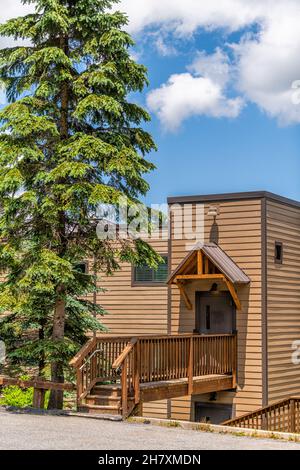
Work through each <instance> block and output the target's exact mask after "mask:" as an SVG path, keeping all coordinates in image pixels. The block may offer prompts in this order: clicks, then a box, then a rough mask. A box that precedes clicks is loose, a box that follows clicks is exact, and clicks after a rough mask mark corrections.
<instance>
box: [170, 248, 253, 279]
mask: <svg viewBox="0 0 300 470" xmlns="http://www.w3.org/2000/svg"><path fill="white" fill-rule="evenodd" d="M198 251H200V252H202V253H203V254H204V255H205V256H206V257H207V258H208V259H209V260H210V261H211V263H212V264H213V265H214V266H215V267H216V268H217V269H218V270H219V271H220V273H222V274H223V275H224V276H225V277H226V278H227V279H228V280H229V281H231V282H232V283H233V284H249V282H250V278H249V277H248V276H247V274H245V273H244V271H243V270H242V269H241V268H240V267H239V266H238V265H237V264H236V263H235V262H234V261H233V260H232V258H230V256H228V255H227V253H225V251H223V250H222V248H220V247H219V246H218V245H216V244H215V243H197V244H196V245H195V246H194V247H193V248H192V250H191V251H190V252H189V253H188V254H187V255H186V257H185V258H184V259H183V260H182V261H181V263H180V264H179V265H178V266H177V268H176V269H175V270H174V271H173V272H172V273H171V275H170V276H169V278H168V281H167V282H168V284H172V282H173V281H174V280H175V279H176V276H178V275H180V274H187V273H188V271H189V270H188V268H189V267H190V266H193V260H195V265H196V262H197V261H196V260H197V252H198Z"/></svg>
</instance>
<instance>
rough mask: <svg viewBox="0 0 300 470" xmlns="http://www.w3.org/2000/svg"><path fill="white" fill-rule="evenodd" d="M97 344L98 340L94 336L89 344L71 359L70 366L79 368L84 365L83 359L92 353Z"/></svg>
mask: <svg viewBox="0 0 300 470" xmlns="http://www.w3.org/2000/svg"><path fill="white" fill-rule="evenodd" d="M96 343H97V338H96V337H95V336H94V337H93V338H91V339H89V340H88V341H87V343H85V345H84V346H82V348H81V349H80V350H79V351H78V353H77V354H76V355H75V356H74V357H73V359H71V361H70V362H69V365H70V366H72V367H74V368H77V367H78V366H79V365H81V364H82V361H83V359H84V358H85V357H86V356H87V355H88V354H89V352H91V350H92V349H93V348H94V347H95V345H96Z"/></svg>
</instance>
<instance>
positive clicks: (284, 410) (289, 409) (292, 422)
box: [222, 397, 300, 433]
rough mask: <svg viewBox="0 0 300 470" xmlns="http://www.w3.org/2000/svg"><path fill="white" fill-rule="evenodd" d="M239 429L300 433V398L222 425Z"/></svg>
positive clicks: (282, 402) (294, 398) (290, 399)
mask: <svg viewBox="0 0 300 470" xmlns="http://www.w3.org/2000/svg"><path fill="white" fill-rule="evenodd" d="M222 424H223V425H225V426H233V427H238V428H250V429H261V430H265V431H279V432H291V433H300V397H290V398H287V399H285V400H281V401H278V402H276V403H272V405H269V406H266V407H264V408H260V409H258V410H255V411H253V412H252V413H247V414H245V415H242V416H239V417H238V418H234V419H230V420H227V421H225V422H224V423H222Z"/></svg>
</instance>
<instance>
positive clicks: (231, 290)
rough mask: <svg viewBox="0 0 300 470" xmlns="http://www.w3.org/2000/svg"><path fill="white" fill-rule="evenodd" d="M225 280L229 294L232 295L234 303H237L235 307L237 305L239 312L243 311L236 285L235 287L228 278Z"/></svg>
mask: <svg viewBox="0 0 300 470" xmlns="http://www.w3.org/2000/svg"><path fill="white" fill-rule="evenodd" d="M224 280H225V283H226V285H227V287H228V290H229V292H230V294H231V297H232V298H233V301H234V303H235V305H236V308H237V310H241V309H242V306H241V302H240V299H239V297H238V295H237V292H236V290H235V287H234V285H233V284H232V282H231V281H229V279H227V278H226V277H225V278H224Z"/></svg>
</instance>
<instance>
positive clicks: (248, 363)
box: [171, 200, 262, 419]
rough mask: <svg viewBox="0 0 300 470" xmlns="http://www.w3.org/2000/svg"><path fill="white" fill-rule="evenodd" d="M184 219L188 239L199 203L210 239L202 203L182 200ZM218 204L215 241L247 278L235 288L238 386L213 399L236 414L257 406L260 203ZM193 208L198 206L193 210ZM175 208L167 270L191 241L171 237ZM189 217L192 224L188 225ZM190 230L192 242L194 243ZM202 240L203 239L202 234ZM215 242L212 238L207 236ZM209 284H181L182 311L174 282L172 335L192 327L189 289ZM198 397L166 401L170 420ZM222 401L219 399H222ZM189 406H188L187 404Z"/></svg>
mask: <svg viewBox="0 0 300 470" xmlns="http://www.w3.org/2000/svg"><path fill="white" fill-rule="evenodd" d="M187 205H188V206H189V207H188V210H187V211H186V213H187V214H188V217H187V220H188V221H189V223H190V228H191V230H190V234H188V236H189V235H190V237H191V236H192V235H193V234H195V223H194V222H195V214H196V209H195V207H196V206H199V205H201V206H202V211H204V214H205V216H204V230H203V236H204V240H202V241H210V231H211V226H212V222H213V220H212V218H211V217H208V216H207V215H206V214H207V210H208V205H207V204H205V205H204V204H187ZM212 205H214V206H218V208H219V215H218V216H217V219H216V221H217V224H218V240H217V242H218V244H219V245H220V246H221V248H222V249H223V250H225V251H226V252H227V254H228V255H229V256H231V257H232V259H233V260H234V261H235V262H236V263H237V264H238V265H239V266H240V267H241V268H242V269H243V270H244V271H245V272H246V274H248V276H249V277H250V278H251V285H250V289H249V288H248V287H241V288H240V289H239V291H238V294H239V298H240V300H241V303H242V310H241V312H237V330H238V384H239V388H238V391H237V393H233V392H220V393H218V394H217V402H226V403H233V406H234V410H235V413H236V414H237V415H240V414H242V413H246V412H248V411H253V410H254V409H256V408H258V407H260V406H261V405H262V353H261V347H262V335H261V329H262V325H261V308H262V303H261V295H262V290H261V261H262V258H261V201H260V200H251V201H235V202H219V203H218V202H214V203H213V204H212ZM198 211H199V208H198ZM178 214H179V211H177V213H176V212H175V213H174V214H173V217H172V225H171V234H172V237H173V238H172V243H171V257H172V270H173V269H175V268H176V266H177V265H178V264H179V263H180V262H181V260H182V259H183V257H184V256H185V255H186V254H187V252H188V250H189V249H190V248H191V246H192V240H184V239H181V240H180V239H174V235H175V234H176V233H177V232H178V230H177V231H176V229H174V225H175V223H176V221H177V222H178V220H179V221H180V216H179V215H178ZM192 221H193V223H192ZM199 238H200V237H198V236H197V234H196V240H194V241H199ZM202 238H203V237H202ZM212 241H216V240H212ZM210 287H211V283H209V282H207V283H201V284H199V283H197V282H195V281H193V282H190V283H189V284H187V285H186V291H187V294H188V296H189V299H190V301H191V302H192V304H193V309H192V310H187V309H186V307H185V304H184V303H183V301H182V299H181V297H180V294H179V292H178V289H177V287H176V286H173V287H172V290H171V293H172V294H171V312H172V321H171V325H172V333H173V334H176V333H181V332H185V333H188V332H192V331H193V329H194V327H195V305H194V303H195V292H196V290H204V291H207V290H209V289H210ZM197 399H198V401H202V400H203V396H199V397H193V401H191V397H185V398H180V399H176V400H172V418H174V419H190V416H191V415H192V413H193V409H192V408H193V403H194V401H195V400H197ZM224 400H225V401H224ZM191 407H192V408H191Z"/></svg>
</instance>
